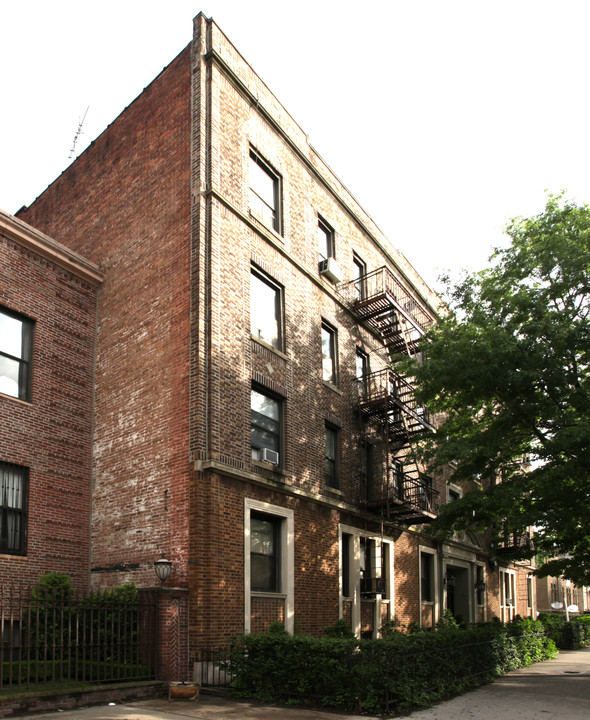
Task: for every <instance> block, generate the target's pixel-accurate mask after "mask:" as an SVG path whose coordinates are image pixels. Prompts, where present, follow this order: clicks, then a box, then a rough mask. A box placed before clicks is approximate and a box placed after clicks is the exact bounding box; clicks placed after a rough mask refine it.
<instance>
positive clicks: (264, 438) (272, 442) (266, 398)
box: [250, 388, 282, 465]
mask: <svg viewBox="0 0 590 720" xmlns="http://www.w3.org/2000/svg"><path fill="white" fill-rule="evenodd" d="M250 406H251V412H252V428H251V435H252V441H251V445H252V459H253V460H267V459H270V458H271V457H272V458H274V456H273V455H270V453H265V452H264V451H265V450H270V451H272V452H273V453H276V460H277V462H276V463H275V464H276V465H278V464H279V462H278V461H279V458H280V455H279V453H280V450H281V411H282V407H281V401H280V400H278V399H277V398H275V397H273V396H272V395H268V394H267V393H265V392H264V391H262V390H255V389H254V388H252V391H251V402H250Z"/></svg>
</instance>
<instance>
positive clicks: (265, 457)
mask: <svg viewBox="0 0 590 720" xmlns="http://www.w3.org/2000/svg"><path fill="white" fill-rule="evenodd" d="M260 459H261V460H262V462H268V463H272V464H273V465H278V464H279V454H278V452H277V451H276V450H271V449H270V448H262V452H261V454H260Z"/></svg>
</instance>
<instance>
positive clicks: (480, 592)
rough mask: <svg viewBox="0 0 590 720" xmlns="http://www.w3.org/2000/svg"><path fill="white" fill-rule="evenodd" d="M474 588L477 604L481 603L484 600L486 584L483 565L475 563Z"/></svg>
mask: <svg viewBox="0 0 590 720" xmlns="http://www.w3.org/2000/svg"><path fill="white" fill-rule="evenodd" d="M475 588H476V592H477V595H476V599H477V604H478V605H483V604H484V602H485V595H486V584H485V577H484V569H483V565H476V567H475Z"/></svg>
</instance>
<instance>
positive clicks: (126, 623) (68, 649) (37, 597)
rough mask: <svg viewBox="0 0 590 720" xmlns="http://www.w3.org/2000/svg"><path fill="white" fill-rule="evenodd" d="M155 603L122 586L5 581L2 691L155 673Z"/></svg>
mask: <svg viewBox="0 0 590 720" xmlns="http://www.w3.org/2000/svg"><path fill="white" fill-rule="evenodd" d="M156 614H157V604H156V602H155V598H154V597H152V596H151V595H150V594H148V593H144V592H142V591H137V590H136V589H135V588H134V587H133V586H123V588H115V589H113V590H109V591H101V592H95V593H86V594H82V593H76V592H74V591H71V590H68V591H67V592H60V593H51V592H43V591H42V590H39V588H36V589H35V588H29V587H24V586H0V689H1V688H5V687H15V686H16V687H30V686H34V685H40V684H45V683H51V684H54V683H63V682H109V681H121V680H140V679H141V680H149V679H153V678H155V677H156V666H157V626H156V622H157V617H156Z"/></svg>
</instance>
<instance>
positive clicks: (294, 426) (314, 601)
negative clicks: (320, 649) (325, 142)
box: [0, 14, 534, 662]
mask: <svg viewBox="0 0 590 720" xmlns="http://www.w3.org/2000/svg"><path fill="white" fill-rule="evenodd" d="M19 219H20V220H21V221H26V223H29V224H30V225H32V226H33V227H35V228H39V229H40V230H42V231H43V232H44V233H48V234H49V235H51V236H52V237H56V238H59V240H60V242H62V243H63V244H64V245H65V246H67V247H68V248H70V249H71V250H72V251H74V252H76V253H80V255H82V256H84V257H87V258H89V260H90V261H91V262H92V263H95V265H96V266H97V267H98V268H100V272H101V273H102V276H104V279H103V281H102V283H101V284H100V287H99V288H98V305H97V327H96V358H95V393H94V398H93V403H94V416H93V420H94V426H93V428H92V432H93V445H92V448H93V449H92V463H93V464H92V480H90V477H89V474H90V464H89V462H88V466H87V467H86V471H85V474H84V475H83V476H82V475H81V476H80V477H81V478H82V477H83V478H84V479H85V480H86V481H87V488H90V486H91V482H92V487H93V505H92V560H91V582H92V584H93V585H94V586H97V587H102V586H109V585H110V586H112V585H118V584H120V583H122V582H128V581H133V582H135V583H137V584H138V585H140V586H149V585H153V584H154V579H155V576H154V572H153V563H154V561H155V560H157V559H158V558H160V557H162V556H164V557H166V558H169V559H170V560H171V561H172V574H171V576H170V578H169V579H168V580H167V581H166V584H165V588H169V590H167V592H169V593H171V595H170V597H171V598H173V604H174V607H175V608H176V612H177V619H178V621H179V627H180V628H181V630H180V633H181V635H182V639H181V640H180V641H179V643H180V644H179V647H180V648H182V653H183V657H185V655H184V653H185V649H187V650H188V652H187V653H186V657H187V658H188V659H189V660H190V659H191V658H192V659H194V658H195V657H196V655H195V653H196V651H197V650H199V649H200V648H206V647H210V646H215V645H218V644H219V643H220V642H221V641H222V640H223V639H225V638H227V637H229V636H231V635H233V634H236V633H238V632H241V631H243V630H246V631H258V630H265V629H266V628H267V627H268V626H269V624H270V623H271V622H274V621H279V622H282V623H284V625H285V626H286V628H287V629H288V630H289V631H293V630H298V631H301V632H305V633H314V634H321V633H322V631H323V629H324V628H325V627H326V626H328V625H331V624H333V623H334V622H335V621H336V620H337V619H338V618H344V619H345V620H346V622H347V623H349V625H350V626H351V628H352V629H353V630H354V631H355V632H356V633H357V634H359V635H364V636H374V635H376V634H377V633H378V632H379V628H380V627H381V625H382V624H383V623H384V622H386V621H389V620H394V619H395V620H397V621H398V622H399V623H401V624H408V623H410V622H416V623H419V624H421V625H423V626H426V627H431V626H432V625H433V624H434V623H435V622H436V621H437V620H438V618H439V617H440V615H441V613H442V611H443V609H445V608H449V609H451V610H453V611H454V612H455V614H456V615H460V616H462V618H463V619H465V620H466V621H476V620H481V619H485V618H487V619H491V618H492V617H494V616H497V617H500V618H501V619H503V620H507V619H509V618H510V617H512V616H514V614H516V613H519V614H520V615H523V616H526V615H531V614H532V613H533V612H534V604H533V599H532V598H533V597H534V593H533V592H532V586H531V583H532V579H531V578H530V577H529V573H530V568H529V567H524V566H516V565H510V564H509V563H507V562H504V563H503V562H502V556H501V553H499V552H497V553H496V555H495V556H494V557H493V558H490V555H489V553H488V552H487V549H486V547H485V546H484V543H483V541H482V539H481V538H478V537H474V536H469V535H466V534H462V535H457V536H455V537H454V538H453V539H451V540H449V541H448V542H445V543H443V544H437V543H436V542H434V541H433V540H432V539H431V538H430V537H429V536H428V533H427V532H426V531H427V528H428V523H429V522H430V521H431V520H432V519H433V518H434V517H436V513H437V508H438V507H439V506H440V503H444V502H449V501H452V500H453V499H454V498H456V497H457V496H459V495H460V494H461V493H462V492H464V491H466V490H467V489H469V488H467V487H459V486H456V485H454V484H452V483H450V484H448V483H447V482H446V481H445V478H443V477H441V478H429V477H427V476H426V475H425V474H424V473H423V472H422V469H421V468H419V467H418V466H417V465H416V463H415V461H414V457H413V445H414V443H415V441H416V437H417V435H418V434H419V432H420V431H421V430H423V429H428V428H431V427H433V425H434V423H435V420H434V419H432V418H430V417H429V415H428V413H427V410H426V409H424V408H420V407H418V406H417V405H416V403H415V401H414V399H413V393H412V388H411V385H410V384H409V383H408V381H407V380H406V379H405V378H403V377H401V376H400V375H399V374H398V373H397V372H396V369H395V368H396V364H395V360H396V358H399V357H400V355H407V354H410V355H415V354H416V353H417V352H418V343H419V340H420V337H421V335H422V334H423V332H424V331H425V329H426V328H427V327H428V326H429V324H430V323H432V322H434V321H435V317H436V311H437V307H438V303H439V299H438V298H437V296H436V295H434V294H433V293H432V291H431V290H430V289H429V288H428V287H427V286H426V285H425V283H424V282H423V281H422V279H421V278H420V276H419V275H418V274H417V272H416V271H415V270H414V268H413V267H412V266H411V265H410V264H409V263H408V262H407V260H406V259H405V258H404V257H403V256H402V255H401V254H400V253H399V252H398V251H396V249H395V248H394V247H393V246H392V245H391V244H390V242H389V241H388V240H387V239H386V238H385V237H384V236H383V234H382V233H381V232H380V231H379V229H378V228H377V227H376V225H375V224H374V223H373V221H372V220H371V218H370V217H369V216H368V215H367V214H366V213H365V211H364V210H363V209H362V208H361V207H360V206H359V205H358V203H357V202H356V200H355V199H354V197H352V195H351V194H350V193H349V192H348V191H347V190H346V188H345V187H344V185H343V184H342V183H341V182H340V181H339V180H338V178H337V177H336V176H335V175H334V174H333V173H332V172H331V170H330V168H329V167H328V165H326V164H325V162H324V161H323V160H322V158H321V157H320V156H319V155H318V154H317V153H316V152H315V151H314V150H313V148H312V147H311V146H310V145H309V143H308V141H307V137H306V135H305V134H304V132H303V131H302V130H301V128H300V127H299V126H298V125H297V124H296V122H295V121H294V120H293V119H292V118H291V117H290V115H289V114H288V113H287V112H286V111H285V109H284V108H283V107H282V106H281V104H280V102H279V101H278V100H277V98H276V97H275V96H274V95H273V94H272V93H271V92H270V90H269V89H268V88H267V87H266V86H265V85H264V83H263V82H262V81H261V79H260V78H259V77H258V76H257V75H256V74H255V72H254V71H253V69H252V68H251V67H250V66H249V65H248V64H247V62H246V61H245V60H244V59H243V58H242V57H241V55H240V54H239V53H238V52H237V50H236V49H235V48H234V47H233V45H232V44H231V43H230V41H229V40H228V39H227V38H226V37H225V36H224V35H223V33H222V32H221V31H220V29H219V28H218V27H217V25H216V24H215V23H214V22H213V21H212V20H210V19H207V18H206V17H204V16H203V15H202V14H200V15H198V16H197V17H196V18H195V21H194V36H193V40H192V42H191V43H190V44H189V46H187V47H186V48H185V49H184V50H183V51H182V52H181V53H180V54H179V55H178V56H177V57H176V58H175V59H174V60H173V62H172V63H171V64H170V65H169V66H168V67H166V68H165V69H164V70H163V71H162V73H161V74H160V75H159V76H158V77H157V78H156V79H155V80H154V81H153V82H152V83H151V84H150V85H149V87H147V88H146V89H145V90H144V91H143V92H142V93H141V95H140V96H139V97H138V98H136V100H135V101H134V102H132V103H131V105H129V107H127V108H126V109H125V110H124V111H123V112H122V113H121V115H120V116H119V117H118V118H117V119H116V120H115V121H114V122H113V123H112V124H111V125H110V126H109V127H108V128H107V129H106V130H105V131H104V132H103V133H102V134H101V135H100V136H99V137H98V138H97V139H96V140H95V141H94V142H93V143H92V144H91V145H90V147H89V148H88V149H87V150H86V151H85V152H84V153H83V154H82V155H81V156H80V157H79V158H78V159H77V160H76V161H75V162H74V163H72V165H71V166H70V167H69V168H68V169H67V170H66V171H65V172H64V173H62V175H60V177H59V178H57V180H55V182H54V183H53V184H52V185H50V186H49V187H48V188H47V190H46V191H45V192H44V193H43V194H42V195H41V196H40V197H39V198H37V200H36V201H35V202H34V203H33V204H32V206H31V207H29V208H25V209H23V210H22V211H20V212H19ZM31 232H33V231H31ZM102 276H101V277H102ZM96 277H97V278H98V277H99V276H98V275H97V276H96ZM79 286H80V287H81V284H80V283H79ZM84 288H85V291H86V292H87V293H88V298H87V300H88V301H89V300H90V295H91V294H92V292H96V288H97V283H95V284H94V285H92V286H91V284H90V283H89V281H88V280H87V281H86V284H85V285H84ZM91 290H92V292H91ZM80 292H81V290H80ZM0 297H1V298H2V300H1V303H2V308H0V311H2V312H6V313H7V314H8V316H9V317H13V314H14V313H16V314H17V315H16V316H17V317H19V318H20V317H23V318H25V317H26V318H33V319H35V318H36V317H37V316H38V313H37V311H36V309H35V307H32V308H29V307H27V306H26V305H25V304H23V301H22V299H19V298H18V297H17V296H12V295H10V294H9V295H7V296H4V295H1V296H0ZM79 303H80V305H79V306H78V305H76V307H77V308H78V310H77V312H82V301H81V300H80V301H79ZM92 311H94V306H92ZM39 312H40V310H39ZM88 312H90V308H88ZM40 322H41V321H39V323H40ZM64 327H65V328H67V327H68V326H67V325H65V326H64ZM92 329H93V326H92V324H91V323H90V319H89V321H88V325H87V330H88V331H90V330H92ZM88 342H89V343H90V344H89V346H88V347H89V349H90V348H91V347H92V342H91V338H90V337H88ZM0 349H1V348H0ZM37 349H38V350H37ZM37 351H38V352H39V353H41V352H46V350H45V349H44V347H43V336H42V334H41V333H39V334H37V332H36V330H35V336H34V343H33V359H34V365H33V390H34V389H35V383H37V387H38V388H39V392H40V388H41V386H42V385H43V382H42V379H41V378H40V377H39V379H37V380H36V379H35V367H37V368H39V372H41V367H42V364H43V363H42V362H41V360H40V359H36V358H35V353H36V352H37ZM88 360H89V361H90V357H89V358H88ZM49 381H50V382H52V380H51V379H49ZM53 387H54V389H55V383H54V385H53ZM56 395H57V396H58V397H59V392H58V393H56ZM0 401H1V402H2V403H4V398H3V397H0ZM91 401H92V395H91V391H90V386H89V387H88V395H87V396H86V398H85V402H88V403H90V402H91ZM7 402H8V401H7ZM32 404H33V405H34V404H35V403H34V402H33V403H32ZM14 405H15V407H14V410H12V411H13V412H20V413H23V412H31V411H32V408H31V407H29V405H26V404H24V405H23V404H22V403H18V402H15V403H14ZM21 405H22V407H21ZM84 431H85V432H86V433H87V434H86V435H85V438H86V440H87V442H88V446H87V447H88V448H89V447H90V431H91V426H90V422H88V423H87V425H84ZM29 445H30V442H29ZM5 458H6V460H7V461H8V462H11V463H17V464H20V465H22V466H27V467H30V468H31V470H30V481H31V482H32V479H33V476H34V473H33V470H32V468H33V465H34V461H35V459H34V458H32V457H31V456H30V455H29V454H23V453H21V452H20V451H19V452H18V453H16V454H14V453H13V455H11V454H10V453H8V454H6V453H5V451H4V447H3V445H2V444H1V443H0V460H1V461H4V460H5ZM450 472H452V469H449V473H450ZM449 476H450V475H449ZM85 497H86V499H88V496H85ZM33 510H34V508H33V507H32V506H31V505H29V521H30V522H33V515H34V512H33ZM13 561H14V562H16V559H15V558H12V557H11V558H10V559H9V560H6V559H5V558H2V559H0V562H1V563H3V564H2V565H0V567H1V568H2V569H4V563H6V562H13ZM65 567H66V565H65V564H64V563H61V564H60V565H59V568H58V567H57V566H56V568H55V569H62V568H65ZM19 571H20V567H19ZM183 662H184V660H183Z"/></svg>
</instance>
